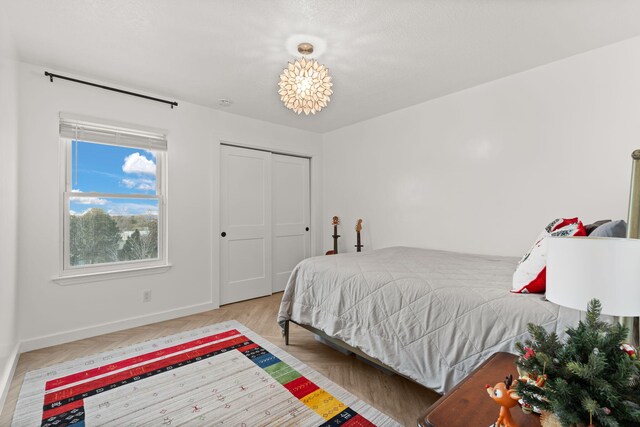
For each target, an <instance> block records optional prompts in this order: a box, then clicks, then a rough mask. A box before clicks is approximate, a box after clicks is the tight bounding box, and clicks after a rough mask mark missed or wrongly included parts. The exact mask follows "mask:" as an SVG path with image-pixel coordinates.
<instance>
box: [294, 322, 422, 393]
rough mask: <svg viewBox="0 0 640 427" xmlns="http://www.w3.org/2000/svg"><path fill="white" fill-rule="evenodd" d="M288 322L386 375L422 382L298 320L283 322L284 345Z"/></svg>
mask: <svg viewBox="0 0 640 427" xmlns="http://www.w3.org/2000/svg"><path fill="white" fill-rule="evenodd" d="M289 323H294V324H296V325H298V326H300V327H301V328H304V329H306V330H308V331H309V332H311V333H313V334H316V335H317V336H319V337H320V338H322V339H323V340H325V341H327V342H329V343H330V344H331V345H333V346H335V347H338V348H339V349H341V350H345V351H347V352H348V353H352V354H354V355H355V356H356V357H357V358H359V359H361V360H362V361H363V362H365V363H367V364H370V365H373V366H374V367H375V368H376V369H379V370H381V371H382V372H384V373H385V374H387V375H399V376H401V377H403V378H406V379H408V380H409V381H411V382H414V383H416V384H419V385H422V384H420V383H418V382H416V381H415V380H412V379H411V378H409V377H407V376H406V375H403V374H401V373H399V372H398V371H396V370H395V369H393V368H391V367H390V366H387V365H385V364H384V363H382V362H381V361H379V360H378V359H376V358H375V357H371V356H369V355H368V354H366V353H365V352H363V351H362V350H360V349H359V348H355V347H352V346H350V345H349V344H347V343H345V342H344V341H341V340H339V339H336V338H333V337H331V336H329V335H327V334H326V333H324V332H323V331H321V330H320V329H316V328H314V327H313V326H309V325H304V324H302V323H298V322H295V321H293V320H286V321H285V323H284V328H283V330H282V335H283V337H284V343H285V345H289ZM423 387H424V386H423Z"/></svg>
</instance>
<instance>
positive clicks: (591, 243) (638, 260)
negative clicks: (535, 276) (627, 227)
mask: <svg viewBox="0 0 640 427" xmlns="http://www.w3.org/2000/svg"><path fill="white" fill-rule="evenodd" d="M548 244H549V246H548V253H547V294H546V298H547V299H548V300H549V301H551V302H553V303H555V304H558V305H561V306H564V307H568V308H573V309H576V310H581V311H585V310H586V308H587V304H588V303H589V301H590V300H591V299H593V298H597V299H598V300H600V303H602V314H608V315H611V316H617V317H619V318H620V319H619V320H620V323H622V324H624V325H626V326H627V327H629V342H630V343H632V344H634V345H638V337H636V336H634V335H633V318H632V317H634V316H640V239H621V238H599V237H550V238H549V242H548Z"/></svg>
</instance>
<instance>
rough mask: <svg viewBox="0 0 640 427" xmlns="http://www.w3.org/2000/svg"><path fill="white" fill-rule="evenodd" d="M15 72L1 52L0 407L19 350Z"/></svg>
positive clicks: (16, 75)
mask: <svg viewBox="0 0 640 427" xmlns="http://www.w3.org/2000/svg"><path fill="white" fill-rule="evenodd" d="M17 83H18V74H17V64H16V63H15V62H14V61H12V60H10V59H6V58H3V57H2V56H0V410H2V404H3V401H4V397H5V392H6V389H7V387H8V385H9V381H10V377H11V371H12V369H13V366H14V362H15V359H16V356H17V351H18V340H17V335H16V329H17V325H16V317H17V316H16V303H17V301H16V298H17V283H18V276H17V266H18V257H17V253H18V242H17V229H18V91H17Z"/></svg>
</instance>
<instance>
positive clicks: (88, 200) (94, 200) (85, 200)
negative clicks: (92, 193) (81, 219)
mask: <svg viewBox="0 0 640 427" xmlns="http://www.w3.org/2000/svg"><path fill="white" fill-rule="evenodd" d="M72 191H73V192H74V193H82V191H80V190H72ZM69 200H71V201H72V202H76V203H78V204H80V205H106V204H107V203H109V201H108V200H105V199H101V198H99V197H69Z"/></svg>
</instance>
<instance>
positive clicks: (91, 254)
mask: <svg viewBox="0 0 640 427" xmlns="http://www.w3.org/2000/svg"><path fill="white" fill-rule="evenodd" d="M60 138H61V141H62V144H63V146H64V154H65V162H64V191H63V195H62V199H63V218H64V224H63V262H62V264H63V276H64V275H72V274H85V273H101V272H113V271H120V270H128V269H139V268H144V267H152V266H161V265H166V245H165V234H166V233H165V229H164V220H165V215H164V213H165V209H166V207H165V205H166V203H165V200H164V191H163V188H164V179H163V178H164V175H163V170H164V168H163V166H164V161H165V155H166V146H167V143H166V137H165V135H163V134H160V133H154V132H149V131H142V130H134V129H130V128H128V127H127V128H125V127H117V126H111V125H104V124H98V123H94V122H93V121H87V120H78V119H74V118H69V117H66V116H61V119H60Z"/></svg>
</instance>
